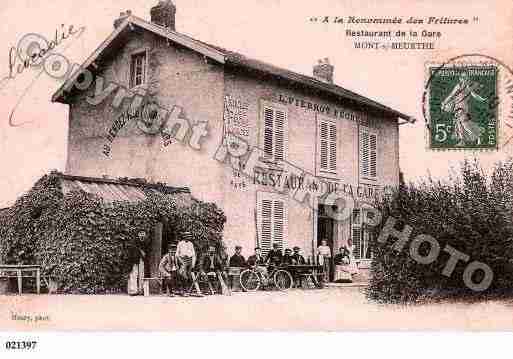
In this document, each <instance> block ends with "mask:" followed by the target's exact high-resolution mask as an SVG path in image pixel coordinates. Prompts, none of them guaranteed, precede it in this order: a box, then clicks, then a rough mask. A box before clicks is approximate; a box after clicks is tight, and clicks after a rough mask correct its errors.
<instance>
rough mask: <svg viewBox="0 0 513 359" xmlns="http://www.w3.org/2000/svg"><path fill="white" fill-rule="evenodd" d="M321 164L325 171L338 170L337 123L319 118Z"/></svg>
mask: <svg viewBox="0 0 513 359" xmlns="http://www.w3.org/2000/svg"><path fill="white" fill-rule="evenodd" d="M319 157H320V158H319V166H320V169H321V170H323V171H332V172H333V171H336V170H337V124H336V123H332V122H331V121H324V120H319Z"/></svg>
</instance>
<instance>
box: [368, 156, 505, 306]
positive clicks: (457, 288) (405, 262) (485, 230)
mask: <svg viewBox="0 0 513 359" xmlns="http://www.w3.org/2000/svg"><path fill="white" fill-rule="evenodd" d="M512 189H513V164H512V162H511V161H508V162H506V163H499V164H498V165H496V167H495V168H494V170H493V173H492V174H491V176H489V177H487V176H486V175H485V174H484V172H483V171H482V169H481V167H480V166H479V164H478V163H477V162H474V163H469V162H464V163H463V164H462V166H461V175H460V176H458V177H456V178H452V181H451V182H450V183H447V182H442V181H434V180H433V179H431V178H429V179H428V180H427V181H425V182H423V183H421V184H419V185H414V184H410V185H408V186H405V185H402V186H400V187H399V189H398V191H397V192H396V193H395V194H394V196H392V197H391V198H385V199H383V200H382V201H381V202H380V203H379V204H378V205H377V206H378V209H379V210H380V211H381V213H382V215H383V220H382V222H381V223H380V225H378V226H377V227H376V228H374V232H375V233H374V236H372V237H373V240H372V241H371V247H372V248H373V253H374V259H373V262H372V264H371V279H370V283H369V287H368V292H367V294H368V297H369V298H371V299H373V300H375V301H378V302H383V303H392V302H393V303H397V302H401V303H408V302H418V301H422V300H427V299H429V300H433V299H436V298H489V297H495V296H505V295H511V293H513V267H512V264H511V259H512V258H513V211H512V208H513V207H512V204H513V201H512V193H513V192H512ZM389 217H394V218H395V219H397V223H396V229H398V230H402V229H403V228H404V225H409V226H411V227H412V228H413V232H412V234H411V235H410V237H409V240H410V241H411V239H413V238H414V237H415V236H417V235H419V234H426V235H431V236H433V237H434V238H435V239H436V240H437V241H438V242H439V244H440V248H441V251H440V254H439V256H438V258H437V259H436V260H435V261H434V262H433V263H431V264H420V263H417V262H416V261H414V260H413V259H412V258H411V257H410V254H409V242H408V243H407V244H406V245H405V247H404V248H403V250H402V251H400V252H397V251H395V250H394V249H392V245H393V243H395V242H396V241H397V238H391V237H390V238H388V239H387V241H386V242H385V243H379V242H378V241H377V238H378V235H379V233H380V232H381V230H382V228H383V226H384V224H385V223H386V220H387V218H389ZM446 245H450V246H451V247H453V248H455V249H457V250H458V251H460V252H463V253H465V254H467V255H468V256H469V257H470V260H469V262H472V261H480V262H483V263H485V264H487V265H488V266H490V268H491V269H492V271H493V273H494V279H493V281H492V283H491V285H490V286H489V287H488V289H486V290H484V291H482V292H476V291H472V290H471V289H469V288H467V287H466V285H465V284H464V282H463V271H464V269H465V267H466V265H467V264H468V263H469V262H467V263H465V262H462V261H459V262H458V265H457V266H456V268H455V270H454V271H453V273H452V274H451V275H450V276H449V277H447V276H444V275H442V271H443V269H444V267H445V265H446V263H447V260H448V259H449V257H450V255H449V253H447V252H445V251H443V249H444V248H445V247H446ZM428 251H429V245H428V244H426V246H425V247H424V246H421V247H420V249H419V253H420V254H421V255H427V253H428ZM480 274H481V278H482V276H483V273H482V271H477V272H476V273H475V277H474V280H475V281H476V282H479V281H480V279H481V278H479V275H480Z"/></svg>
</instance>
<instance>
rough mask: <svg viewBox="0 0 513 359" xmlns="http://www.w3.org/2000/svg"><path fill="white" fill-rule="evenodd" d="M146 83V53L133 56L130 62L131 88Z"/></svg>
mask: <svg viewBox="0 0 513 359" xmlns="http://www.w3.org/2000/svg"><path fill="white" fill-rule="evenodd" d="M144 83H146V51H143V52H139V53H136V54H133V55H132V58H131V62H130V87H135V86H139V85H142V84H144Z"/></svg>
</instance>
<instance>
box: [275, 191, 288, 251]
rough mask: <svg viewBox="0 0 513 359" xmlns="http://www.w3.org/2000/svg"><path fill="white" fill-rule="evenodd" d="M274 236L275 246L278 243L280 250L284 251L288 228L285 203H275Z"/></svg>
mask: <svg viewBox="0 0 513 359" xmlns="http://www.w3.org/2000/svg"><path fill="white" fill-rule="evenodd" d="M273 219H274V233H273V234H274V236H273V244H274V243H278V248H280V249H281V250H283V247H284V243H285V238H284V237H285V227H286V223H285V222H286V215H285V203H284V202H283V201H276V200H275V201H274V212H273Z"/></svg>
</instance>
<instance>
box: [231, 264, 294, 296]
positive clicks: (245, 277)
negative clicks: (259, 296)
mask: <svg viewBox="0 0 513 359" xmlns="http://www.w3.org/2000/svg"><path fill="white" fill-rule="evenodd" d="M271 280H272V283H273V284H274V286H275V287H276V288H278V289H279V290H281V291H285V290H289V289H290V288H292V285H293V284H294V280H293V279H292V274H290V272H288V271H286V270H284V269H280V268H277V267H274V268H273V269H272V270H271V271H270V272H265V273H264V272H262V271H261V270H259V269H258V266H253V267H251V268H247V269H245V270H243V271H242V273H241V274H240V279H239V281H240V286H241V287H242V289H244V290H245V291H247V292H254V291H257V290H258V289H259V288H260V286H261V285H262V284H264V285H269V283H270V282H271Z"/></svg>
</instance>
